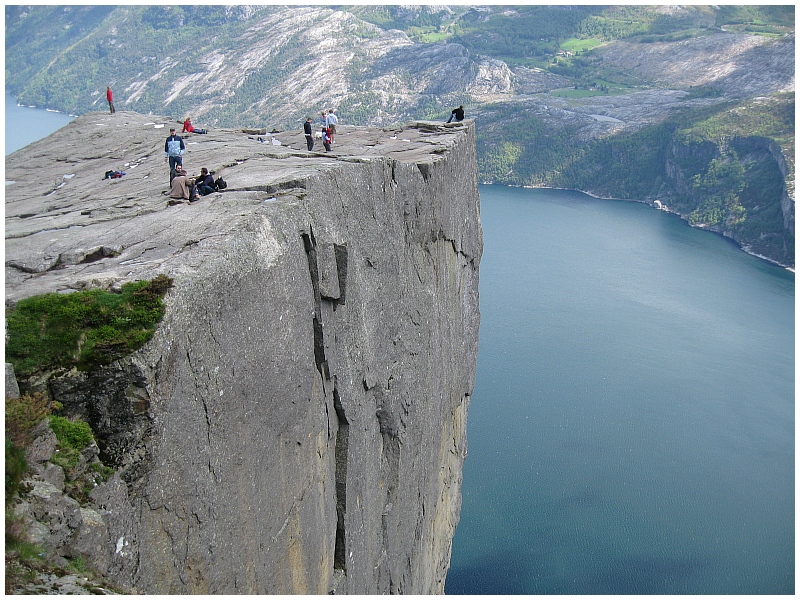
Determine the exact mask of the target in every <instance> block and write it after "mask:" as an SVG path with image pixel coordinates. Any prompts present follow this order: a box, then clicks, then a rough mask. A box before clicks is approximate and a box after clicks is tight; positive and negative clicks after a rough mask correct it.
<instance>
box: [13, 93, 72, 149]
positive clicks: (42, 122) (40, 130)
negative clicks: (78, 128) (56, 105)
mask: <svg viewBox="0 0 800 600" xmlns="http://www.w3.org/2000/svg"><path fill="white" fill-rule="evenodd" d="M5 98H6V139H5V143H6V156H8V155H9V154H11V153H12V152H16V151H17V150H19V149H20V148H24V147H25V146H27V145H28V144H31V143H33V142H35V141H36V140H40V139H42V138H44V137H47V136H48V135H50V134H51V133H53V132H54V131H57V130H59V129H61V128H62V127H63V126H64V125H66V124H67V123H69V122H70V121H72V119H74V118H75V117H72V116H70V115H67V114H64V113H60V112H54V111H49V110H45V109H43V108H34V107H30V106H18V105H17V101H16V99H15V98H14V96H11V95H9V94H8V93H6V95H5Z"/></svg>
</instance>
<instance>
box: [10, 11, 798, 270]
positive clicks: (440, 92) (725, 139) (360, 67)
mask: <svg viewBox="0 0 800 600" xmlns="http://www.w3.org/2000/svg"><path fill="white" fill-rule="evenodd" d="M5 10H6V89H7V90H8V91H9V92H11V93H12V94H14V95H16V97H17V98H18V100H19V101H20V102H21V103H24V104H30V105H36V106H45V107H48V108H53V109H58V110H62V111H66V112H70V113H73V114H82V113H84V112H87V111H91V110H106V106H105V95H104V92H105V88H106V86H107V85H110V86H112V88H113V89H114V93H115V97H116V105H117V110H134V111H137V112H141V113H154V114H167V115H172V116H174V117H175V118H176V119H182V118H184V117H185V116H187V115H191V116H192V117H193V120H194V121H195V123H196V124H199V125H200V126H205V127H214V126H220V127H232V126H249V127H269V128H279V129H298V130H299V129H300V128H301V124H302V122H303V121H304V119H305V117H306V115H309V114H310V115H317V114H319V113H320V111H321V110H322V109H326V108H331V107H335V108H337V113H338V115H339V118H340V122H342V123H348V124H355V125H381V126H391V125H392V124H397V123H401V122H405V121H408V120H412V119H436V120H440V119H441V120H444V119H446V118H447V117H448V116H449V113H450V110H451V109H452V107H453V106H457V105H459V104H464V105H465V107H466V109H467V117H468V118H475V119H476V121H477V123H478V128H477V131H478V150H479V171H480V173H479V175H480V178H481V180H482V181H486V182H496V183H505V184H511V185H545V186H558V187H569V188H576V189H582V190H585V191H590V192H592V193H595V194H597V195H601V196H610V197H622V198H629V199H635V200H643V201H654V200H659V202H660V203H661V204H662V205H665V206H667V207H668V208H669V209H671V210H674V211H676V212H679V213H680V214H682V215H683V216H684V217H685V218H686V219H687V220H688V221H689V222H690V223H692V224H694V225H696V226H702V227H707V228H709V229H713V230H715V231H720V232H722V233H725V235H729V236H731V237H733V238H734V239H736V240H737V241H739V242H740V243H741V244H742V245H744V246H746V247H748V248H750V249H751V250H752V251H753V252H756V253H759V254H763V255H765V256H767V257H769V258H771V259H772V260H776V261H778V262H780V263H781V264H791V265H793V264H794V47H795V46H794V6H724V7H718V6H717V7H712V6H669V7H667V6H662V7H654V6H651V7H648V6H617V7H613V6H612V7H603V6H586V5H584V6H496V5H492V6H480V7H478V6H472V7H471V6H416V7H415V6H402V7H401V6H349V7H348V6H306V7H303V6H292V7H279V6H267V7H245V6H203V5H201V6H171V5H170V6H119V7H115V6H16V5H15V6H6V8H5ZM737 165H738V166H737ZM721 182H722V183H721Z"/></svg>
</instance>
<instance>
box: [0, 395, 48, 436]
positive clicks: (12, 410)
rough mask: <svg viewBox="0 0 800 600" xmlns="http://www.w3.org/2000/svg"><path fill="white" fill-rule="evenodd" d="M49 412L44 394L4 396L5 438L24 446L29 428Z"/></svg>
mask: <svg viewBox="0 0 800 600" xmlns="http://www.w3.org/2000/svg"><path fill="white" fill-rule="evenodd" d="M49 414H50V401H49V399H48V398H47V396H46V395H45V394H40V393H38V392H36V393H33V394H23V395H22V396H20V397H19V398H11V397H9V396H6V439H8V438H9V437H10V438H11V440H12V441H13V442H14V444H16V445H17V446H19V447H24V446H25V445H26V444H27V443H28V442H29V441H30V440H29V439H28V437H29V435H30V432H31V430H32V429H33V428H34V427H35V426H36V425H38V424H39V422H40V421H41V420H42V419H44V418H45V417H46V416H47V415H49Z"/></svg>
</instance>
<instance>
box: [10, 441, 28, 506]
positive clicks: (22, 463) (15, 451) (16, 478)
mask: <svg viewBox="0 0 800 600" xmlns="http://www.w3.org/2000/svg"><path fill="white" fill-rule="evenodd" d="M27 470H28V463H27V461H26V460H25V451H24V450H22V449H21V448H19V447H17V446H16V445H15V444H14V442H12V441H11V439H9V438H8V436H6V506H8V502H9V500H11V498H13V497H14V496H15V495H16V494H17V492H19V484H20V482H21V481H22V478H23V476H24V475H25V471H27Z"/></svg>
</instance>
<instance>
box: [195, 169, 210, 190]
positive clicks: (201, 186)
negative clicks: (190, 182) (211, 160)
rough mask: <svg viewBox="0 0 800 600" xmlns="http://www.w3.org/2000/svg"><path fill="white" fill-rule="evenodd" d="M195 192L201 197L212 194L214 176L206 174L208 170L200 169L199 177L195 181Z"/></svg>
mask: <svg viewBox="0 0 800 600" xmlns="http://www.w3.org/2000/svg"><path fill="white" fill-rule="evenodd" d="M195 185H196V186H197V192H198V193H199V194H200V195H201V196H208V195H209V194H213V193H214V176H213V175H212V174H211V173H209V172H208V169H206V168H205V167H203V168H202V169H200V176H199V177H197V178H196V179H195Z"/></svg>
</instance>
